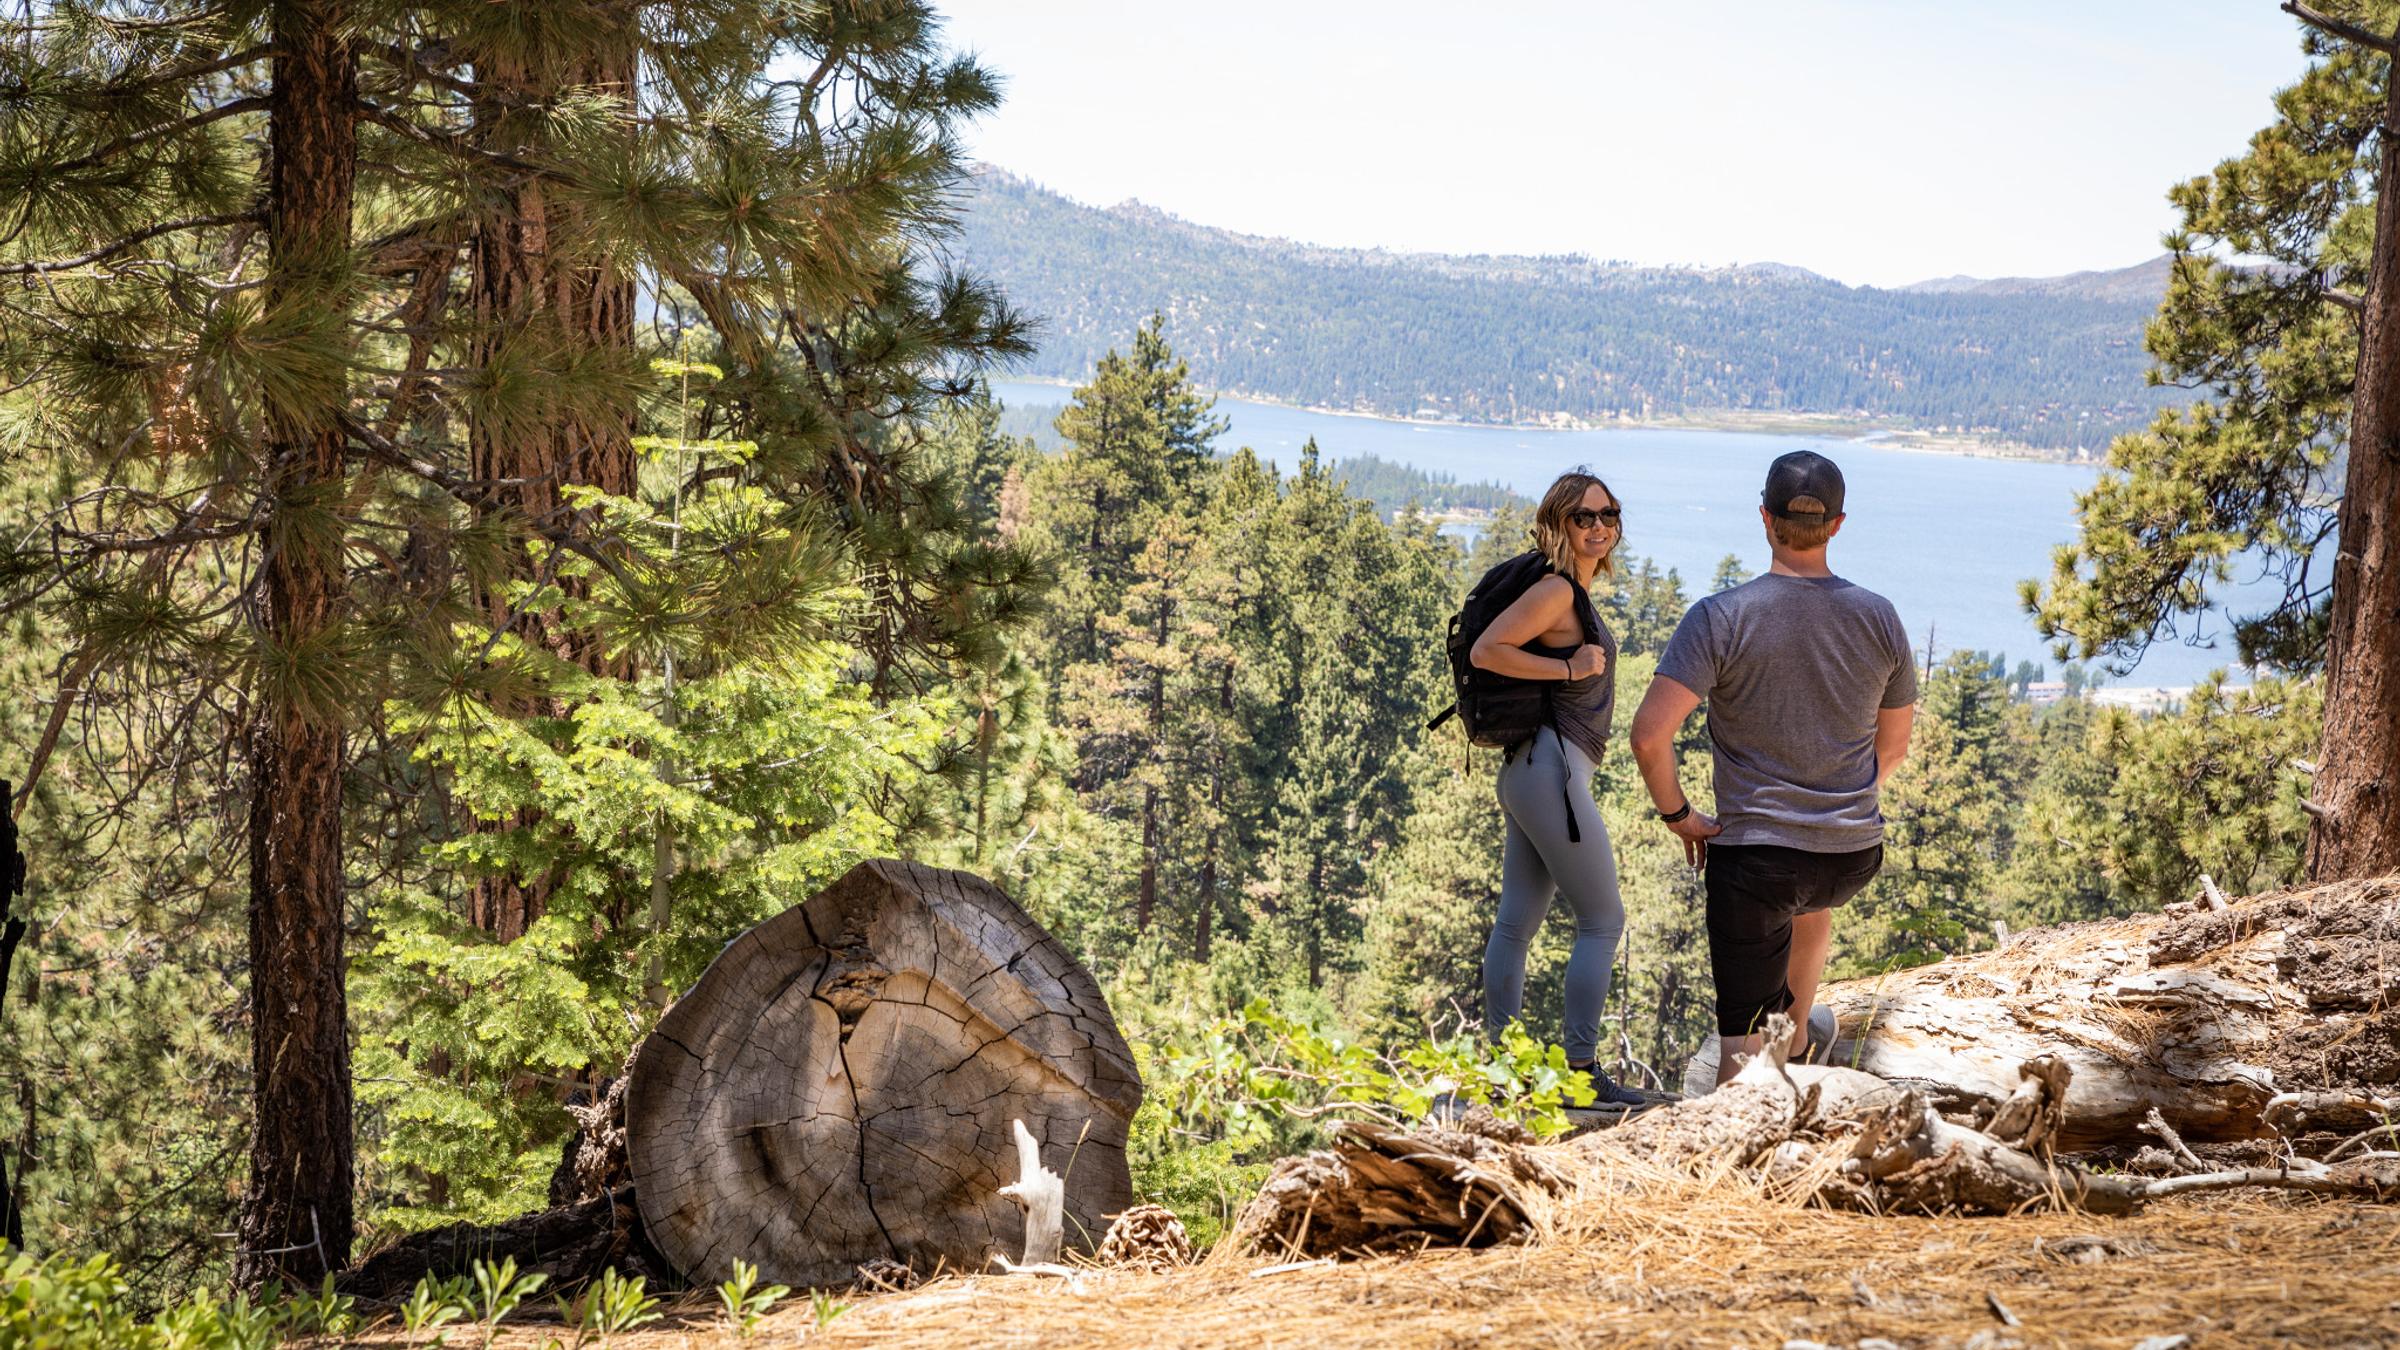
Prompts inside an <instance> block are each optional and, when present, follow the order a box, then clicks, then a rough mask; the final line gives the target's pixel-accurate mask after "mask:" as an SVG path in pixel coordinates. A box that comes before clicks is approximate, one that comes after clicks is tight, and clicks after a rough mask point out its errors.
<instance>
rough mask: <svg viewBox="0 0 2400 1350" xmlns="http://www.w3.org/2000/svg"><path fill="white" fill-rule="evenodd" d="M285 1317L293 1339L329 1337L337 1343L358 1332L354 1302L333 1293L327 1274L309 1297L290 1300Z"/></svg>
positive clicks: (355, 1303)
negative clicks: (299, 1336)
mask: <svg viewBox="0 0 2400 1350" xmlns="http://www.w3.org/2000/svg"><path fill="white" fill-rule="evenodd" d="M286 1313H287V1319H286V1320H287V1323H288V1325H289V1327H290V1329H291V1330H292V1331H293V1332H294V1333H295V1334H297V1335H302V1336H330V1337H332V1338H333V1339H334V1340H337V1341H339V1340H346V1339H348V1338H349V1335H350V1333H351V1332H353V1331H356V1330H358V1324H359V1319H358V1300H357V1299H355V1298H352V1297H351V1296H350V1295H348V1294H343V1293H337V1292H335V1291H334V1287H333V1275H332V1274H331V1273H330V1272H328V1273H327V1274H326V1276H325V1282H324V1283H323V1284H321V1285H319V1286H318V1287H317V1292H316V1293H315V1294H314V1295H313V1296H311V1297H308V1298H297V1299H293V1300H292V1301H291V1302H290V1303H289V1304H287V1305H286Z"/></svg>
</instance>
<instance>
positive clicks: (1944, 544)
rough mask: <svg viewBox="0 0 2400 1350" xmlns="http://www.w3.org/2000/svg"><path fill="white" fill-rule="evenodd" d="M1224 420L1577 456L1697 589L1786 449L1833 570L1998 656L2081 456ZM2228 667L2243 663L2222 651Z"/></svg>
mask: <svg viewBox="0 0 2400 1350" xmlns="http://www.w3.org/2000/svg"><path fill="white" fill-rule="evenodd" d="M992 389H993V393H994V394H995V395H996V396H997V397H999V398H1000V399H1001V400H1002V401H1003V402H1006V403H1008V404H1009V405H1011V406H1014V407H1035V406H1040V405H1044V404H1050V405H1057V404H1064V403H1065V402H1066V401H1067V399H1068V397H1069V391H1068V389H1067V388H1066V387H1065V386H1062V385H1052V384H1035V383H1030V382H1025V381H1015V380H1000V381H994V382H993V386H992ZM1217 412H1218V414H1219V415H1220V416H1223V417H1225V418H1226V419H1227V420H1228V421H1230V422H1231V423H1232V426H1231V429H1230V430H1228V431H1227V433H1226V434H1225V436H1224V437H1222V438H1221V439H1220V440H1219V442H1218V444H1219V445H1220V446H1221V447H1225V448H1231V447H1234V446H1245V445H1246V446H1249V447H1250V448H1251V449H1253V450H1255V451H1257V452H1258V454H1259V456H1260V457H1261V458H1263V459H1270V460H1273V461H1275V462H1276V463H1277V464H1279V465H1281V466H1282V467H1283V468H1284V469H1286V470H1287V471H1288V470H1289V469H1291V468H1292V466H1294V465H1295V464H1297V463H1298V462H1299V459H1300V448H1301V446H1302V445H1304V444H1306V443H1307V441H1308V440H1309V438H1311V437H1314V438H1315V439H1316V442H1317V448H1318V450H1319V451H1320V452H1321V453H1322V454H1323V455H1324V457H1325V458H1326V460H1327V461H1328V462H1339V461H1341V460H1344V459H1350V458H1355V457H1357V456H1361V455H1374V456H1376V457H1378V458H1381V459H1386V460H1390V461H1393V462H1395V463H1400V464H1406V465H1410V466H1412V467H1415V468H1419V469H1424V470H1428V471H1431V472H1434V473H1440V474H1447V475H1450V476H1451V477H1454V478H1456V479H1459V480H1460V481H1466V482H1472V481H1479V480H1480V481H1488V482H1495V483H1499V484H1502V485H1503V486H1506V487H1509V488H1512V489H1514V490H1516V491H1518V492H1520V493H1524V494H1526V495H1527V496H1538V495H1539V494H1540V492H1541V491H1542V489H1543V488H1545V487H1547V486H1548V485H1549V483H1550V480H1551V479H1552V478H1554V477H1556V476H1557V475H1558V474H1559V473H1560V472H1561V471H1563V470H1566V469H1570V468H1573V467H1575V466H1577V465H1587V466H1589V468H1590V469H1591V471H1592V472H1594V473H1597V474H1598V475H1600V476H1601V477H1602V478H1604V479H1606V480H1607V482H1608V485H1609V487H1610V488H1611V489H1612V490H1613V491H1615V492H1616V494H1617V495H1618V497H1619V498H1620V499H1621V500H1622V501H1623V502H1624V505H1625V547H1626V548H1627V549H1628V550H1629V551H1631V552H1634V553H1639V554H1644V555H1647V556H1649V557H1651V558H1654V559H1656V560H1657V561H1658V563H1659V565H1660V566H1662V567H1672V568H1674V569H1676V570H1677V571H1679V572H1680V573H1682V575H1683V579H1684V583H1685V588H1686V590H1690V591H1697V590H1698V589H1699V588H1702V587H1705V586H1706V585H1707V583H1708V578H1709V576H1710V574H1711V573H1713V572H1714V571H1715V569H1716V564H1717V560H1718V559H1719V558H1722V557H1724V556H1725V555H1726V554H1728V553H1731V554H1734V555H1735V556H1737V557H1739V558H1740V559H1741V560H1742V564H1743V566H1744V567H1745V568H1746V569H1748V570H1750V571H1753V572H1757V571H1763V570H1765V568H1766V565H1767V544H1766V538H1765V535H1764V533H1763V532H1762V530H1761V528H1760V526H1759V522H1758V488H1759V483H1760V481H1761V480H1762V479H1763V478H1764V477H1765V474H1766V468H1767V465H1768V463H1769V462H1770V461H1772V460H1773V459H1774V458H1775V457H1776V456H1777V455H1780V454H1783V453H1784V452H1785V451H1788V450H1793V449H1797V448H1801V447H1807V448H1809V449H1814V450H1817V451H1819V452H1821V453H1823V454H1825V455H1827V456H1829V457H1831V458H1832V459H1833V460H1834V461H1835V462H1836V463H1838V464H1840V465H1841V466H1842V475H1843V477H1844V478H1845V479H1846V480H1847V482H1848V485H1849V501H1848V503H1847V506H1848V510H1849V520H1848V521H1847V522H1846V523H1845V524H1844V525H1843V526H1842V535H1841V538H1839V539H1837V540H1835V541H1834V545H1833V555H1832V556H1833V562H1834V570H1835V571H1837V572H1839V573H1840V574H1842V575H1843V576H1846V577H1848V578H1850V579H1851V580H1853V581H1856V582H1858V583H1859V584H1861V585H1864V586H1868V587H1871V588H1873V589H1875V590H1877V591H1880V592H1882V593H1883V594H1884V595H1887V596H1889V597H1890V598H1891V600H1892V603H1893V604H1894V605H1896V606H1898V607H1899V610H1900V617H1901V618H1902V620H1903V621H1904V622H1905V623H1906V624H1907V625H1908V631H1909V636H1910V638H1911V639H1912V640H1913V641H1914V642H1915V644H1916V646H1917V649H1918V650H1919V651H1922V650H1924V648H1925V645H1926V641H1927V638H1928V635H1929V634H1930V636H1931V639H1932V642H1933V645H1934V648H1935V650H1936V651H1937V652H1947V651H1951V650H1954V649H1958V648H1976V649H1980V650H1983V651H1989V652H2002V653H2006V654H2007V656H2008V658H2009V661H2010V663H2011V664H2012V665H2013V664H2014V663H2015V662H2017V661H2018V660H2022V659H2030V660H2032V661H2035V662H2036V663H2038V664H2041V665H2044V666H2046V667H2047V668H2048V669H2049V672H2050V674H2051V675H2052V677H2053V678H2055V677H2056V675H2057V671H2058V664H2059V663H2058V662H2057V661H2056V660H2055V659H2053V658H2052V657H2051V656H2050V654H2049V652H2048V651H2047V650H2046V648H2045V647H2044V644H2043V642H2042V640H2041V637H2040V635H2039V634H2037V633H2035V632H2034V629H2033V623H2032V620H2031V619H2029V618H2027V617H2026V615H2025V614H2024V612H2023V610H2022V609H2021V608H2020V606H2019V604H2018V601H2017V583H2018V582H2019V581H2020V580H2021V579H2023V578H2027V577H2037V578H2047V577H2048V576H2049V572H2050V555H2051V551H2052V550H2053V549H2055V548H2056V547H2057V546H2058V545H2060V544H2063V543H2066V542H2068V541H2070V540H2072V539H2073V538H2074V536H2075V515H2074V507H2075V502H2074V498H2075V494H2076V493H2078V492H2080V491H2082V490H2083V489H2085V488H2087V487H2089V486H2090V485H2091V483H2092V481H2093V479H2094V478H2096V477H2097V476H2098V470H2096V469H2094V468H2092V467H2090V466H2086V465H2071V464H2048V463H2041V462H2037V461H2028V460H2012V459H1988V458H1982V457H1978V456H1970V455H1951V454H1934V453H1927V452H1921V451H1909V450H1895V449H1889V448H1886V447H1882V446H1878V445H1876V444H1874V443H1873V442H1871V441H1857V440H1844V439H1837V438H1824V437H1810V436H1784V435H1761V434H1757V433H1751V432H1736V431H1662V430H1650V429H1631V430H1609V431H1543V430H1535V429H1520V428H1513V427H1466V426H1445V425H1438V424H1427V423H1418V422H1399V421H1387V420H1382V419H1378V418H1366V417H1345V416H1336V415H1334V414H1330V413H1315V412H1306V411H1303V410H1300V409H1296V408H1285V407H1278V406H1275V405H1273V404H1265V403H1249V402H1243V401H1241V400H1237V399H1229V398H1228V399H1219V400H1218V401H1217ZM2224 589H2225V595H2224V596H2223V597H2222V598H2225V599H2228V600H2230V601H2231V602H2232V603H2233V604H2234V605H2235V607H2236V609H2237V612H2238V611H2242V610H2246V609H2248V608H2250V607H2251V606H2253V605H2257V606H2260V607H2263V605H2264V604H2265V603H2267V602H2269V601H2271V599H2272V598H2273V597H2276V596H2279V595H2280V593H2281V587H2280V585H2277V584H2274V583H2268V582H2259V581H2256V580H2254V579H2251V578H2250V577H2249V576H2248V575H2247V574H2242V575H2240V576H2238V577H2237V581H2236V583H2235V584H2234V585H2232V586H2229V587H2226V588H2224ZM2225 628H2226V625H2225V624H2224V622H2223V620H2222V618H2221V617H2219V616H2213V615H2212V616H2210V618H2209V620H2208V628H2207V633H2208V635H2209V636H2212V637H2213V638H2214V643H2213V645H2203V646H2198V647H2194V646H2190V645H2187V644H2186V643H2184V642H2182V641H2179V640H2176V639H2173V638H2169V639H2166V640H2164V641H2162V642H2160V643H2159V644H2157V645H2155V646H2153V647H2152V649H2151V650H2150V652H2149V653H2148V654H2147V655H2145V656H2144V657H2143V659H2142V661H2141V663H2140V664H2139V665H2138V666H2137V667H2136V668H2135V669H2134V671H2133V672H2132V673H2130V674H2127V675H2123V676H2116V677H2112V678H2111V680H2110V683H2112V684H2120V685H2163V686H2178V685H2188V684H2191V683H2193V682H2195V681H2197V680H2198V679H2200V678H2201V677H2202V676H2203V675H2205V674H2207V673H2208V672H2209V671H2210V670H2213V669H2217V668H2220V667H2233V666H2235V662H2236V658H2235V656H2234V653H2233V644H2232V639H2231V638H2230V636H2229V635H2227V633H2226V631H2225ZM2235 679H2236V681H2237V682H2245V681H2246V680H2247V675H2246V674H2245V673H2243V672H2242V671H2240V670H2239V668H2238V667H2236V670H2235Z"/></svg>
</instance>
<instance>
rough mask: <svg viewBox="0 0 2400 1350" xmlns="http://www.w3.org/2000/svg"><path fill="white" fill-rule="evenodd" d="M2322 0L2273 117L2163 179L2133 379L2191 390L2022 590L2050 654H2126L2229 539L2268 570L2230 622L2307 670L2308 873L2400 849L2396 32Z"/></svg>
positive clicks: (2135, 440)
mask: <svg viewBox="0 0 2400 1350" xmlns="http://www.w3.org/2000/svg"><path fill="white" fill-rule="evenodd" d="M2287 8H2292V7H2290V6H2287ZM2323 8H2324V9H2325V10H2326V11H2329V13H2319V12H2317V11H2316V10H2306V11H2302V10H2299V9H2295V10H2294V12H2295V13H2297V14H2299V15H2300V17H2301V18H2302V20H2303V22H2304V30H2303V32H2304V42H2303V50H2304V51H2305V52H2306V53H2307V54H2308V55H2309V57H2310V58H2311V63H2310V65H2309V67H2308V69H2307V70H2306V71H2305V72H2304V73H2303V74H2302V75H2301V77H2300V79H2299V80H2298V81H2297V82H2296V83H2294V84H2293V85H2291V86H2290V87H2289V88H2287V89H2284V90H2283V91H2281V92H2280V93H2278V94H2277V95H2276V99H2275V106H2276V113H2277V118H2276V120H2275V122H2274V123H2273V124H2271V125H2270V126H2268V127H2266V128H2265V129H2263V130H2261V131H2260V132H2258V133H2257V134H2256V135H2255V136H2253V137H2252V138H2251V142H2250V148H2249V150H2248V151H2247V153H2245V154H2243V155H2240V156H2237V157H2235V158H2232V159H2228V160H2226V161H2225V162H2224V163H2222V164H2220V165H2219V166H2218V167H2217V168H2216V169H2215V170H2214V171H2213V172H2212V173H2209V174H2207V175H2204V176H2202V177H2199V178H2195V179H2193V180H2191V181H2189V182H2186V183H2183V184H2181V185H2179V186H2177V187H2176V188H2175V189H2174V191H2173V192H2172V193H2171V194H2170V196H2171V199H2172V200H2173V202H2174V203H2175V206H2176V208H2177V209H2178V211H2179V212H2180V213H2181V215H2182V223H2181V226H2180V228H2179V229H2178V230H2177V232H2176V233H2175V234H2174V235H2172V236H2170V239H2169V243H2170V245H2171V246H2172V248H2173V252H2174V267H2173V272H2172V275H2171V279H2170V281H2169V286H2168V291H2167V298H2166V302H2165V304H2164V306H2163V307H2162V308H2161V310H2160V312H2159V316H2158V318H2157V319H2156V320H2155V321H2154V322H2153V323H2152V324H2151V327H2150V332H2149V337H2148V345H2149V348H2150V351H2151V354H2152V355H2153V356H2154V357H2155V358H2156V361H2157V365H2156V367H2155V369H2154V371H2153V373H2152V378H2153V379H2154V380H2157V381H2160V382H2167V381H2172V382H2174V383H2177V384H2182V385H2186V386H2195V387H2199V388H2201V389H2203V390H2205V391H2206V397H2205V398H2203V399H2202V400H2201V401H2199V402H2197V403H2194V404H2191V405H2190V406H2188V407H2186V408H2183V409H2180V410H2177V411H2175V412H2171V413H2166V414H2162V415H2160V417H2159V418H2158V420H2157V421H2156V422H2154V423H2153V424H2152V426H2151V427H2150V428H2149V430H2147V431H2145V432H2141V433H2137V434H2133V435H2128V436H2124V437H2121V438H2119V439H2118V440H2117V441H2116V442H2115V443H2114V444H2113V445H2112V446H2111V447H2110V451H2109V462H2110V471H2109V472H2108V473H2107V474H2105V475H2104V476H2103V477H2102V479H2101V481H2100V482H2099V483H2098V484H2097V485H2095V486H2094V488H2093V489H2092V490H2091V491H2090V492H2089V493H2087V494H2085V495H2084V497H2083V498H2082V499H2081V501H2080V503H2079V507H2078V510H2079V513H2080V515H2081V517H2082V522H2083V525H2082V534H2081V538H2080V539H2079V541H2078V542H2077V543H2076V545H2075V546H2074V547H2073V548H2072V549H2070V550H2067V551H2065V552H2062V554H2061V556H2060V559H2059V562H2058V565H2057V568H2056V570H2055V571H2054V573H2053V575H2052V577H2051V579H2050V581H2049V584H2048V585H2047V586H2046V587H2036V586H2034V585H2032V584H2031V583H2028V585H2027V587H2026V602H2027V604H2028V606H2029V607H2031V608H2032V609H2033V611H2034V613H2035V615H2036V617H2037V621H2038V623H2039V624H2040V625H2041V627H2042V630H2043V632H2044V633H2045V634H2047V635H2051V636H2054V637H2056V638H2058V639H2060V642H2059V654H2060V656H2061V657H2064V656H2065V655H2066V654H2067V652H2068V649H2069V648H2070V647H2071V648H2074V649H2077V650H2079V651H2080V653H2081V654H2082V655H2083V656H2085V657H2087V658H2090V657H2098V656H2107V657H2111V658H2114V659H2116V660H2119V661H2125V662H2129V661H2130V660H2131V658H2132V657H2134V656H2136V655H2138V654H2139V653H2140V651H2141V650H2142V649H2143V647H2144V646H2145V645H2146V644H2147V643H2148V642H2150V641H2151V640H2152V639H2153V638H2154V637H2156V636H2159V635H2162V634H2164V633H2166V632H2168V631H2172V630H2174V629H2175V628H2177V627H2179V626H2181V625H2183V624H2186V623H2188V622H2193V621H2196V620H2197V618H2198V616H2200V615H2202V614H2204V613H2205V612H2206V610H2207V609H2208V608H2209V607H2210V604H2211V602H2210V601H2209V599H2208V595H2207V587H2208V586H2209V585H2210V583H2212V582H2217V581H2222V580H2224V579H2227V578H2228V577H2229V576H2230V575H2231V572H2232V569H2233V567H2234V566H2235V560H2236V558H2237V557H2243V556H2245V555H2249V556H2254V557H2257V558H2260V559H2263V560H2264V561H2265V563H2266V565H2267V566H2268V567H2269V568H2270V569H2272V570H2273V571H2275V572H2277V573H2279V574H2280V575H2281V576H2282V577H2283V578H2284V580H2285V582H2286V588H2285V594H2284V596H2283V598H2282V600H2281V601H2280V602H2279V603H2278V604H2276V605H2274V606H2273V607H2271V608H2269V609H2267V610H2264V611H2262V612H2258V613H2251V614H2242V615H2237V616H2235V617H2234V622H2233V634H2234V637H2235V639H2236V642H2237V645H2238V646H2239V648H2240V651H2241V654H2242V657H2243V659H2244V660H2245V661H2249V662H2263V663H2267V664H2270V665H2273V666H2277V667H2280V668H2283V669H2286V670H2290V671H2295V672H2301V673H2307V672H2312V671H2319V670H2321V671H2323V673H2324V677H2325V680H2326V695H2325V719H2326V720H2325V739H2324V754H2323V757H2322V760H2321V770H2320V773H2319V774H2318V776H2317V778H2316V780H2315V786H2314V789H2313V791H2312V793H2311V802H2312V806H2313V807H2314V809H2315V822H2316V823H2315V827H2314V829H2313V830H2312V833H2311V842H2310V874H2311V875H2312V876H2314V877H2317V878H2318V879H2329V878H2334V877H2343V876H2360V875H2372V874H2380V873H2384V872H2389V871H2392V870H2393V869H2394V868H2400V809H2396V806H2400V731H2396V730H2395V728H2400V630H2395V627H2394V623H2395V621H2394V618H2393V616H2394V615H2395V614H2400V548H2396V547H2395V546H2394V544H2393V542H2392V540H2393V536H2392V531H2393V530H2394V528H2396V527H2395V523H2394V520H2393V516H2392V511H2391V503H2392V501H2393V500H2395V497H2396V496H2400V459H2396V458H2395V456H2394V455H2393V454H2392V453H2391V450H2390V447H2391V444H2392V442H2393V440H2394V437H2395V435H2396V434H2400V192H2396V191H2395V190H2393V188H2392V183H2393V178H2394V175H2395V174H2396V173H2400V146H2396V145H2394V144H2393V141H2392V138H2391V137H2390V136H2389V135H2388V134H2380V135H2379V134H2378V132H2379V131H2380V130H2381V129H2382V128H2385V127H2388V126H2389V125H2391V124H2392V122H2393V120H2394V119H2395V117H2400V111H2395V109H2396V107H2400V105H2396V104H2395V102H2394V100H2400V82H2396V81H2394V80H2392V79H2391V67H2392V64H2393V53H2394V52H2395V51H2400V45H2396V44H2395V40H2394V39H2393V38H2392V37H2390V36H2389V34H2390V32H2391V31H2392V29H2393V23H2392V19H2393V12H2392V10H2391V8H2390V6H2388V5H2386V4H2383V3H2380V2H2377V3H2345V4H2328V5H2326V6H2324V7H2323ZM2261 264H2263V265H2261ZM2337 538H2338V540H2339V549H2338V556H2335V557H2331V558H2328V557H2327V556H2326V554H2327V553H2328V551H2329V547H2330V545H2331V544H2332V543H2333V541H2334V540H2336V539H2337ZM2240 565H2241V566H2243V567H2244V568H2248V567H2250V566H2252V565H2253V564H2252V563H2251V562H2249V561H2247V560H2245V561H2243V562H2242V563H2241V564H2240Z"/></svg>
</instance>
